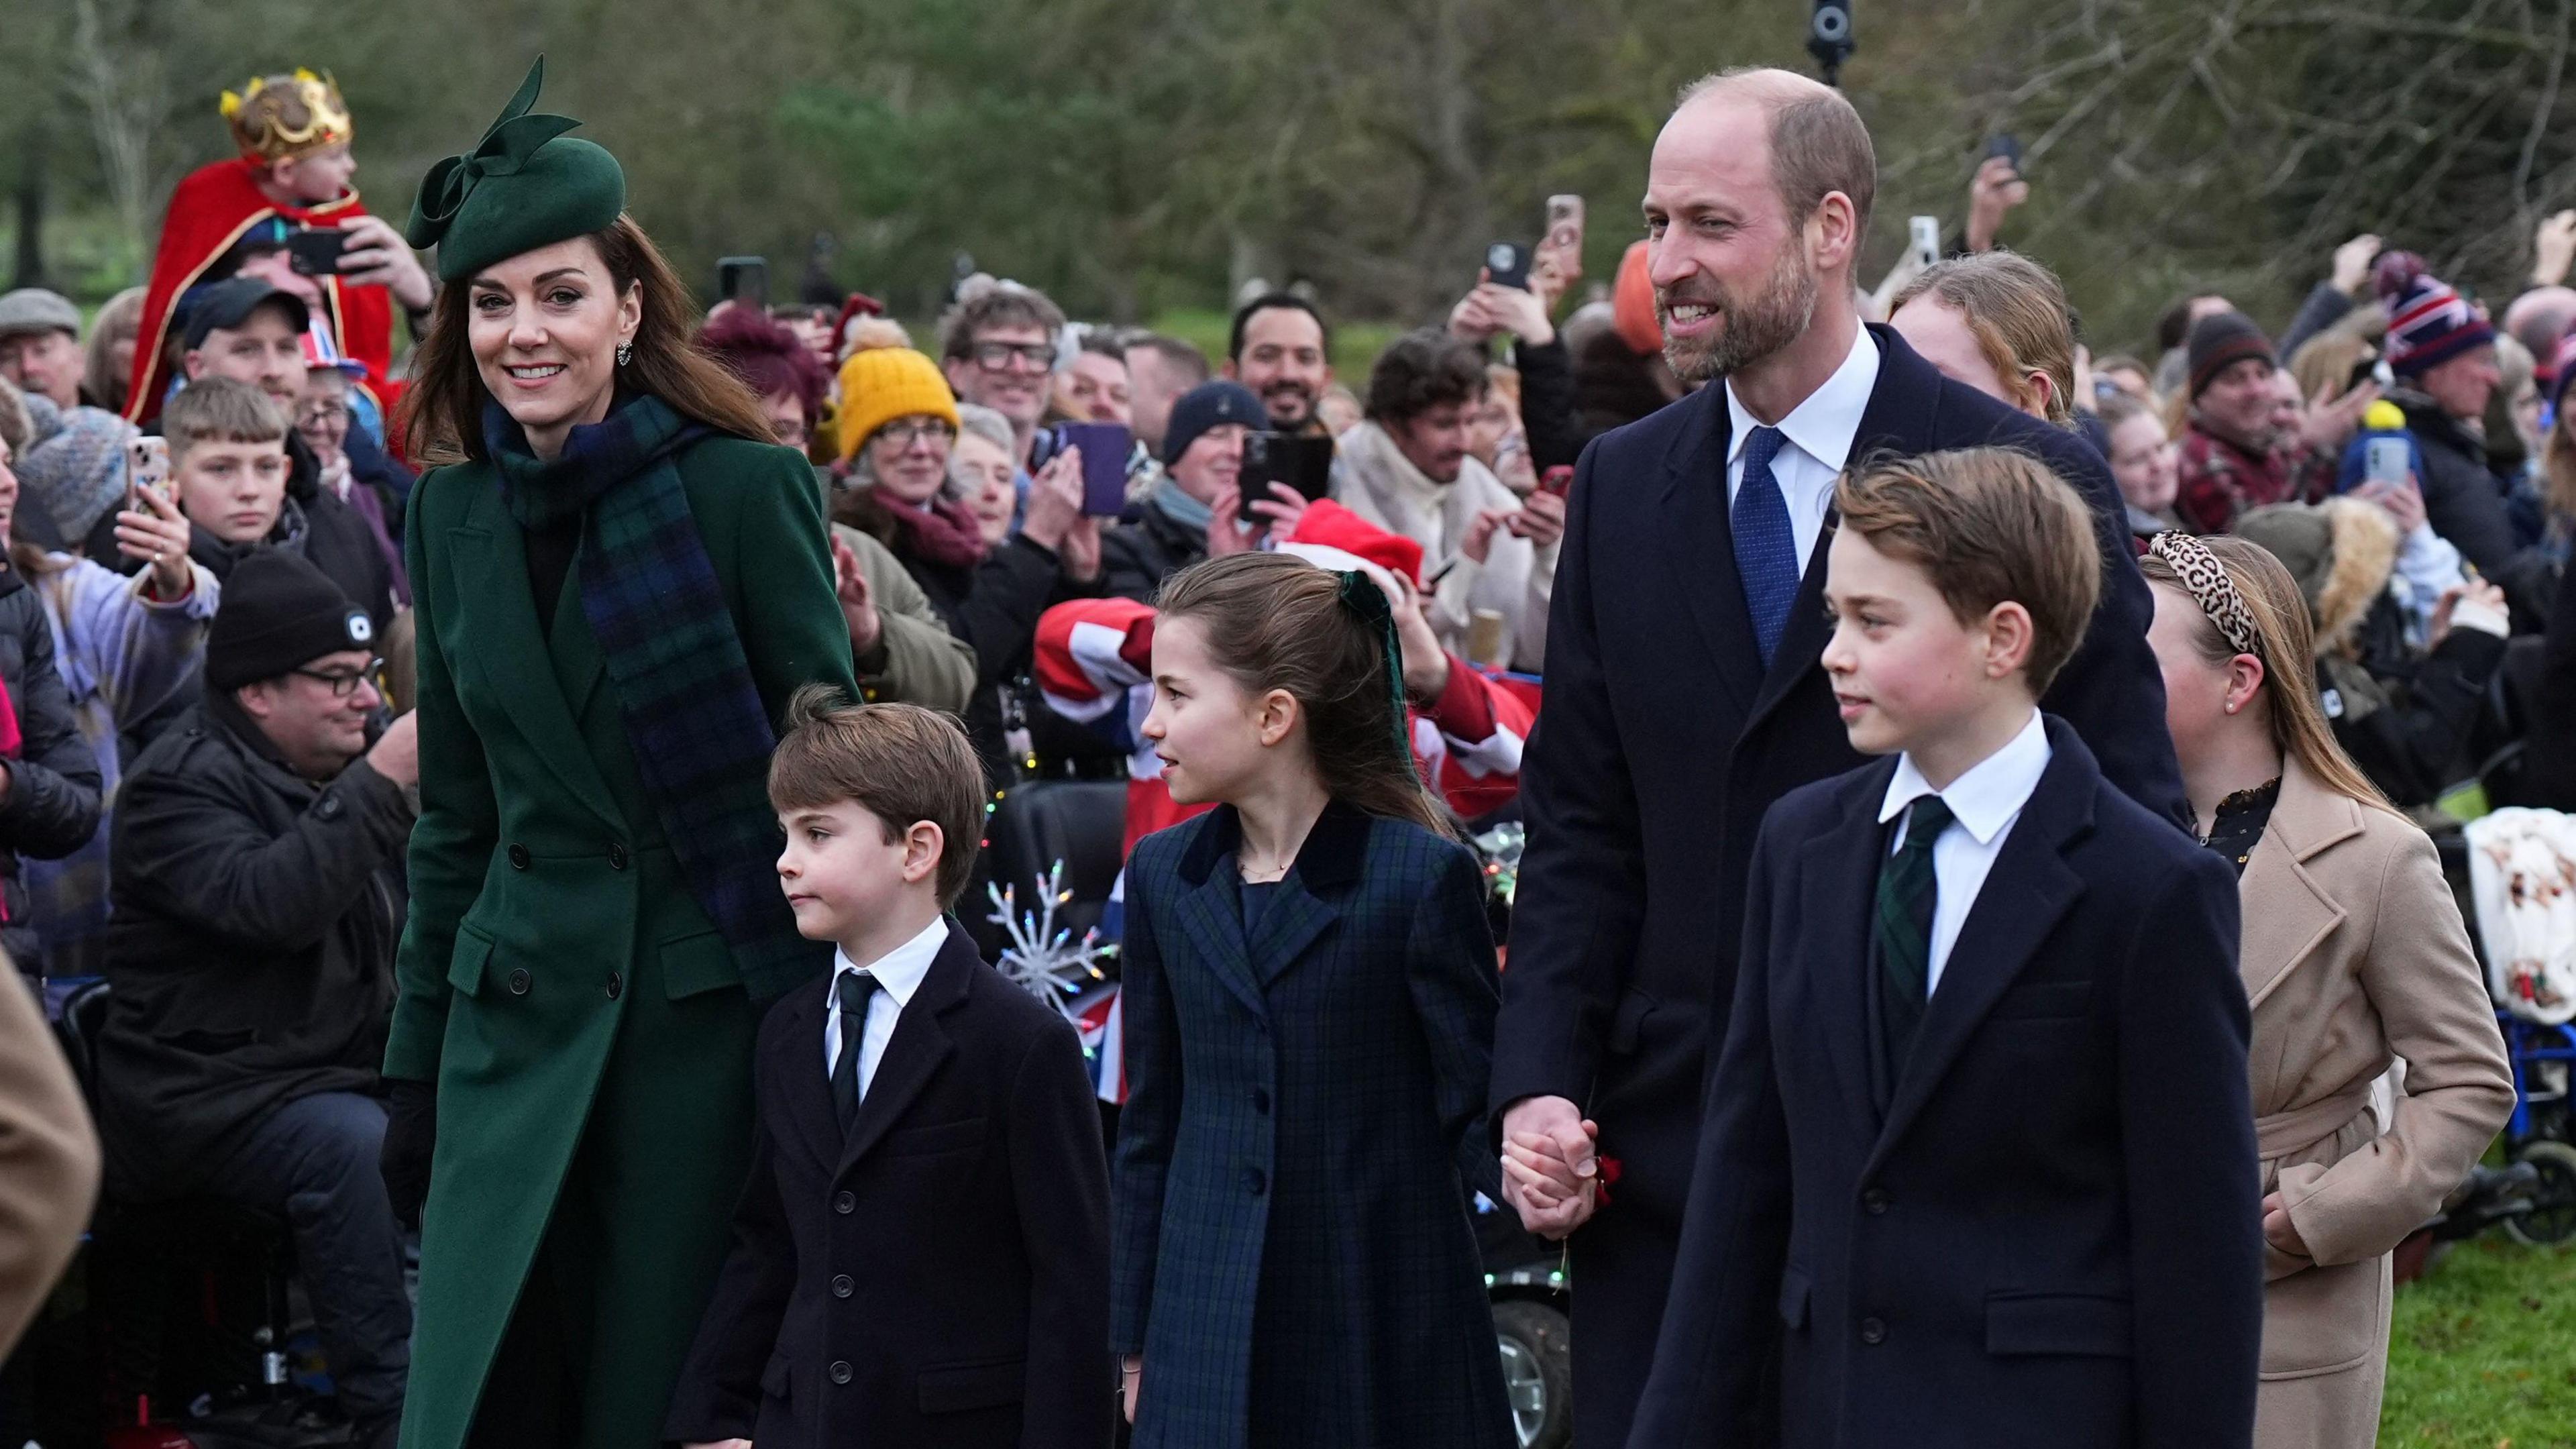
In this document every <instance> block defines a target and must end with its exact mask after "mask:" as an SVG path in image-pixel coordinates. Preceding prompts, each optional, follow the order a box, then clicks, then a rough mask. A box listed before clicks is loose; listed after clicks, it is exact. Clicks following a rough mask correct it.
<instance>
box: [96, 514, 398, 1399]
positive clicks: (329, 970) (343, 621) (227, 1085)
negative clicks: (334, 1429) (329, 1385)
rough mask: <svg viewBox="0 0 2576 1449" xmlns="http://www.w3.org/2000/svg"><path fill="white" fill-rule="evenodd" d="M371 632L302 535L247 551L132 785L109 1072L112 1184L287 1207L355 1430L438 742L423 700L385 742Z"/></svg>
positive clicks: (386, 1286)
mask: <svg viewBox="0 0 2576 1449" xmlns="http://www.w3.org/2000/svg"><path fill="white" fill-rule="evenodd" d="M374 642H375V630H374V627H373V625H372V624H371V622H370V621H369V619H368V616H367V612H366V610H365V609H363V608H361V607H360V606H358V605H357V604H355V603H352V602H351V601H350V600H349V598H348V597H347V596H346V595H345V594H343V593H342V592H341V590H340V588H339V587H338V586H337V585H335V584H333V583H332V582H331V580H330V579H329V578H328V577H326V576H325V575H324V574H323V573H322V572H321V571H320V570H319V569H317V568H315V567H314V566H313V565H312V564H311V563H309V562H307V561H305V560H304V559H303V558H301V557H298V556H296V555H294V554H291V553H287V552H284V551H280V550H262V551H260V552H258V553H254V554H252V555H250V556H249V557H246V558H244V559H243V560H242V561H241V562H240V563H239V564H238V565H237V566H235V568H234V569H233V572H232V577H231V579H230V580H229V581H228V582H227V583H226V585H225V588H224V596H223V602H222V605H221V606H220V607H219V608H218V609H217V610H216V613H215V622H214V628H213V631H212V634H211V636H210V637H209V639H208V640H207V644H206V696H205V699H204V700H203V702H201V703H200V704H198V705H197V706H196V707H195V708H194V709H192V710H190V711H189V712H188V713H187V714H185V715H183V716H181V717H180V718H179V719H178V720H177V721H176V722H175V723H174V724H173V725H172V726H171V728H170V729H169V730H168V731H167V732H165V733H164V734H163V735H162V736H161V737H160V738H159V739H158V740H156V741H155V742H154V743H153V745H152V746H151V748H149V749H147V750H145V751H144V752H143V754H142V756H141V757H140V758H138V759H137V760H136V762H135V764H134V767H133V768H132V770H130V771H129V772H128V773H127V775H126V777H125V782H124V785H123V789H122V792H121V796H120V798H119V800H118V803H117V812H116V817H115V827H114V838H113V842H112V845H111V854H112V858H113V861H114V871H115V878H114V886H113V892H112V894H113V896H114V899H115V903H116V907H115V916H114V919H113V922H112V924H111V925H110V927H109V932H108V951H107V976H108V979H109V981H110V982H111V983H113V989H114V995H113V997H112V1005H111V1009H110V1013H109V1017H108V1022H107V1025H106V1026H105V1028H104V1029H103V1030H102V1032H101V1033H100V1037H99V1044H98V1077H99V1093H100V1099H101V1100H100V1116H101V1119H102V1120H101V1124H100V1125H101V1127H102V1129H103V1132H104V1136H105V1139H106V1143H107V1149H108V1162H109V1182H110V1185H111V1189H112V1191H114V1192H115V1193H117V1194H118V1195H121V1196H126V1197H129V1198H159V1197H173V1196H184V1195H190V1194H209V1195H213V1196H217V1197H222V1198H225V1199H229V1200H232V1201H237V1202H241V1203H245V1204H248V1205H251V1206H254V1207H258V1208H263V1209H266V1210H268V1211H271V1212H277V1213H281V1214H283V1215H284V1216H285V1217H286V1219H287V1220H288V1222H289V1224H290V1225H291V1227H292V1228H293V1230H294V1235H295V1251H296V1258H297V1261H298V1262H299V1263H300V1264H301V1267H302V1273H303V1277H304V1281H305V1287H306V1290H307V1292H308V1293H309V1295H310V1296H311V1299H312V1302H313V1315H314V1321H315V1325H316V1327H317V1328H318V1329H319V1331H320V1334H321V1339H322V1349H323V1353H324V1355H325V1356H326V1357H327V1358H328V1359H329V1361H330V1367H331V1374H332V1378H333V1380H334V1381H335V1382H336V1383H337V1385H338V1387H339V1395H340V1403H341V1407H342V1408H343V1409H345V1410H346V1411H347V1413H348V1415H349V1417H350V1419H351V1420H352V1421H353V1422H354V1424H355V1425H356V1430H357V1433H356V1436H355V1438H354V1440H353V1442H355V1443H357V1444H361V1445H365V1444H370V1443H382V1444H385V1445H390V1444H392V1443H393V1435H394V1428H395V1424H396V1422H397V1420H398V1419H399V1417H400V1414H401V1410H402V1399H403V1384H404V1379H405V1376H406V1373H407V1369H408V1366H409V1361H410V1358H409V1356H410V1347H409V1345H410V1339H411V1306H410V1303H409V1300H408V1299H406V1298H405V1296H404V1293H403V1252H402V1234H401V1228H400V1227H399V1225H398V1224H397V1223H396V1221H395V1219H394V1212H393V1207H392V1205H391V1203H390V1202H389V1201H388V1199H387V1196H386V1192H385V1184H384V1179H383V1178H382V1177H381V1176H380V1175H379V1174H378V1171H377V1158H378V1154H379V1153H380V1151H381V1149H382V1145H383V1141H384V1133H385V1109H384V1105H383V1103H382V1102H381V1101H380V1100H379V1099H378V1098H377V1097H376V1096H375V1095H374V1094H375V1093H376V1092H377V1091H378V1090H379V1082H378V1079H377V1073H376V1069H377V1066H378V1064H379V1063H380V1062H381V1061H382V1060H383V1058H384V1051H385V1030H386V1023H387V1021H388V1019H389V1018H390V1016H391V1013H392V1009H393V994H394V992H393V957H394V942H395V940H396V938H397V936H398V935H399V934H400V931H401V926H402V903H403V900H404V896H403V877H402V860H403V847H404V844H405V842H406V841H407V840H408V839H409V837H410V833H411V824H412V815H413V810H412V806H411V804H410V803H409V802H408V801H407V800H406V798H405V789H406V787H409V786H411V785H413V784H415V783H416V782H417V781H418V779H419V775H420V751H419V747H418V743H417V740H418V736H417V733H416V726H415V719H414V717H413V716H410V715H405V716H403V717H402V718H400V719H397V720H395V721H394V722H393V724H392V725H391V726H390V727H388V728H387V729H385V730H384V732H383V734H382V736H381V737H380V738H378V739H377V740H376V741H375V743H374V744H373V746H372V747H371V746H370V745H369V743H368V734H369V732H370V725H371V721H372V720H373V719H374V717H375V715H376V713H377V711H378V709H379V708H380V706H381V705H382V703H383V701H382V699H381V697H380V696H379V695H378V694H377V692H376V686H375V684H374V682H373V674H374V670H375V666H376V661H375V659H374V657H373V656H374V649H373V645H374Z"/></svg>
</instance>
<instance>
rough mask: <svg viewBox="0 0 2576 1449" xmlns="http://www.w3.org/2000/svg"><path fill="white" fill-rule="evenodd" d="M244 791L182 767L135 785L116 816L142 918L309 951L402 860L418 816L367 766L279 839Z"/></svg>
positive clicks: (150, 774) (125, 879)
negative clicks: (252, 808)
mask: <svg viewBox="0 0 2576 1449" xmlns="http://www.w3.org/2000/svg"><path fill="white" fill-rule="evenodd" d="M240 784H241V782H240V781H239V780H238V779H236V778H233V777H232V776H231V775H229V774H218V773H213V772H206V771H182V770H150V771H145V772H143V773H141V774H138V775H136V776H135V777H133V778H132V779H130V780H128V781H127V782H126V784H125V788H124V790H123V791H122V792H121V794H120V797H119V799H118V801H117V807H116V853H117V856H118V860H117V872H116V880H117V886H118V889H119V891H120V892H121V893H123V894H124V895H125V896H126V897H129V898H130V899H129V900H128V904H130V905H132V906H133V908H134V909H136V910H137V911H140V912H143V913H145V914H147V915H152V916H159V917H164V918H167V919H170V920H176V921H186V922H188V923H190V924H191V925H193V926H195V927H197V928H198V929H201V930H203V931H205V932H206V933H207V934H208V935H211V936H216V937H220V938H222V939H223V940H225V941H227V942H231V943H233V944H235V945H238V946H242V947H246V948H251V949H254V950H265V951H276V952H294V951H302V950H305V949H307V948H309V947H311V946H313V945H315V944H316V943H318V942H320V941H321V939H322V937H323V936H324V935H325V934H326V933H327V932H329V931H330V929H331V928H332V926H334V925H335V924H337V923H338V922H339V920H340V919H341V917H343V916H345V915H347V914H348V913H349V910H350V908H351V907H352V906H354V905H355V904H357V902H358V901H359V899H360V898H361V897H363V896H364V895H365V894H366V893H367V891H368V890H370V889H371V888H372V887H373V885H374V881H375V874H376V871H377V870H378V869H379V868H381V867H383V866H385V865H387V864H389V863H391V862H392V861H393V860H394V859H395V858H396V857H397V856H398V855H400V853H401V851H402V848H403V842H404V841H405V840H406V839H408V838H409V836H410V834H411V807H410V806H409V805H408V804H407V803H405V801H404V799H403V793H402V788H401V787H400V786H398V785H396V784H395V783H394V782H393V781H391V780H388V779H386V778H385V777H384V776H382V775H379V774H377V773H376V771H375V768H374V767H373V766H371V765H369V764H368V763H367V762H366V761H365V760H359V761H357V762H355V763H354V764H351V765H350V766H349V767H348V768H347V769H345V770H342V771H341V772H340V775H339V778H337V779H335V780H333V781H332V782H331V783H330V784H329V785H327V786H324V787H323V789H322V791H321V792H320V793H319V794H317V795H315V796H314V797H313V803H312V804H310V805H308V806H306V807H305V810H304V813H303V814H302V815H300V816H298V817H296V821H295V824H294V825H293V826H291V827H289V828H288V829H287V830H286V831H285V832H284V833H282V834H272V833H271V832H270V831H269V830H268V829H267V828H266V827H265V826H264V825H263V824H262V823H261V822H260V820H259V819H258V817H257V816H256V815H254V814H253V813H252V812H251V811H250V810H249V809H248V808H246V807H245V805H244V803H243V802H242V801H241V800H240V799H239V798H237V791H238V789H239V788H240Z"/></svg>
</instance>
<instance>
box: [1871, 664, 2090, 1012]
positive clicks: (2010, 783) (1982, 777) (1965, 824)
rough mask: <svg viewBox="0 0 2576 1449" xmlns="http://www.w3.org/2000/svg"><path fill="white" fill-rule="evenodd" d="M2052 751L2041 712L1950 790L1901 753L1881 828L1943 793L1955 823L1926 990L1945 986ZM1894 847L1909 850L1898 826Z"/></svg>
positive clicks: (1938, 868)
mask: <svg viewBox="0 0 2576 1449" xmlns="http://www.w3.org/2000/svg"><path fill="white" fill-rule="evenodd" d="M2050 754H2051V751H2050V750H2049V748H2048V729H2047V727H2046V726H2045V725H2043V724H2041V723H2040V721H2039V711H2038V710H2035V709H2034V710H2032V711H2031V712H2030V723H2028V724H2026V725H2023V726H2022V727H2021V733H2020V734H2017V735H2015V736H2013V737H2012V740H2011V741H2010V742H2009V743H2007V744H2006V745H2005V746H2004V747H2003V748H2002V749H2000V750H1997V751H1995V752H1994V753H1993V754H1991V755H1988V756H1986V757H1985V758H1984V759H1982V760H1979V761H1978V762H1977V763H1976V765H1975V766H1974V767H1973V768H1972V769H1970V770H1969V771H1968V772H1967V773H1966V774H1964V775H1961V776H1960V777H1959V778H1957V779H1955V780H1953V781H1951V782H1950V788H1949V789H1947V790H1935V789H1933V788H1932V782H1931V781H1929V780H1926V779H1924V778H1923V772H1922V771H1920V770H1918V769H1916V768H1914V756H1912V755H1911V754H1907V755H1900V756H1898V757H1897V761H1896V777H1895V778H1894V779H1892V780H1889V781H1888V782H1887V799H1886V801H1885V802H1884V803H1882V804H1881V805H1880V806H1879V807H1878V821H1879V823H1880V824H1881V825H1884V824H1886V823H1887V822H1888V821H1891V820H1894V819H1895V818H1896V817H1897V816H1898V815H1899V814H1900V813H1902V812H1903V811H1904V810H1905V808H1906V807H1907V806H1909V805H1911V804H1913V803H1914V802H1915V801H1916V800H1919V799H1921V798H1922V797H1924V796H1926V795H1938V796H1940V797H1941V803H1942V804H1944V805H1947V806H1949V807H1950V815H1951V820H1950V825H1949V828H1948V829H1946V830H1943V831H1942V832H1941V835H1940V838H1939V839H1937V840H1934V841H1933V842H1932V881H1933V890H1934V892H1935V895H1934V897H1933V901H1932V954H1931V958H1930V960H1928V961H1927V962H1926V963H1925V966H1924V975H1923V994H1924V996H1925V997H1927V998H1929V997H1930V996H1931V994H1932V993H1933V992H1934V991H1935V990H1937V989H1938V988H1939V987H1940V985H1941V968H1942V967H1943V966H1945V965H1947V964H1949V960H1950V948H1951V947H1952V946H1955V945H1957V944H1958V942H1959V928H1960V927H1961V926H1964V925H1966V924H1967V922H1968V908H1969V907H1971V906H1973V905H1975V904H1976V903H1977V892H1978V891H1979V890H1981V889H1983V888H1984V886H1985V884H1986V872H1987V871H1989V870H1992V869H1994V864H1995V857H1996V856H1998V855H2000V854H2002V853H2003V848H2004V837H2006V836H2008V835H2010V834H2011V833H2012V828H2013V822H2014V821H2016V820H2019V819H2020V818H2021V807H2023V806H2024V805H2027V804H2029V803H2030V792H2031V791H2033V790H2035V789H2038V788H2039V777H2040V775H2041V774H2042V773H2043V772H2045V771H2046V770H2047V769H2048V760H2049V755H2050ZM1888 833H1889V834H1890V835H1893V836H1895V837H1896V838H1895V839H1894V840H1893V841H1891V842H1890V843H1889V845H1888V854H1890V855H1894V854H1895V853H1896V852H1897V850H1898V849H1900V848H1902V847H1903V845H1904V843H1905V838H1904V836H1903V835H1902V834H1900V833H1899V832H1896V831H1890V832H1888Z"/></svg>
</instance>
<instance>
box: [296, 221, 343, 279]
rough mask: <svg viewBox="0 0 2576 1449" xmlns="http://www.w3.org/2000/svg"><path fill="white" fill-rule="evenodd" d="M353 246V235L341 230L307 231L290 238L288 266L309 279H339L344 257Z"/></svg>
mask: <svg viewBox="0 0 2576 1449" xmlns="http://www.w3.org/2000/svg"><path fill="white" fill-rule="evenodd" d="M348 246H349V234H348V233H347V232H345V231H342V230H340V229H339V228H337V227H307V228H305V229H304V230H302V231H291V232H288V233H287V234H286V265H287V266H289V267H291V268H293V269H294V270H295V271H296V273H297V274H299V275H301V276H307V277H336V276H338V275H339V274H340V253H341V252H343V251H346V250H347V249H348Z"/></svg>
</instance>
